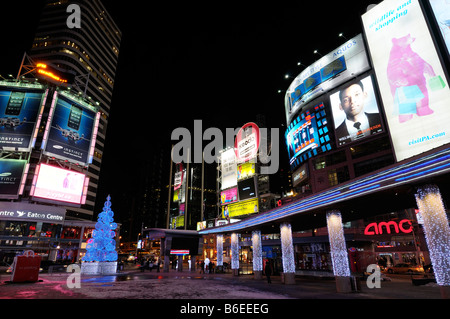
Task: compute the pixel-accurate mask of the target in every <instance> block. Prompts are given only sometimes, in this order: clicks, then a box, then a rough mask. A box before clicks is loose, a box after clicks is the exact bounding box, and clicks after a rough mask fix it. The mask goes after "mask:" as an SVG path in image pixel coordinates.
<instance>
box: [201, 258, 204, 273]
mask: <svg viewBox="0 0 450 319" xmlns="http://www.w3.org/2000/svg"><path fill="white" fill-rule="evenodd" d="M200 273H205V261H204V260H202V262H201V263H200Z"/></svg>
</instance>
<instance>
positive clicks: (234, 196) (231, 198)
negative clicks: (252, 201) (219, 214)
mask: <svg viewBox="0 0 450 319" xmlns="http://www.w3.org/2000/svg"><path fill="white" fill-rule="evenodd" d="M237 201H238V191H237V187H234V188H230V189H227V190H224V191H221V192H220V204H222V205H225V204H231V203H235V202H237Z"/></svg>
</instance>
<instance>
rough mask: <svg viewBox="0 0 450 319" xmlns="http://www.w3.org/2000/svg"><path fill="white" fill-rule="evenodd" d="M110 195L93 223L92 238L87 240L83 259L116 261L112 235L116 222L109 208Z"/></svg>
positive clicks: (114, 233)
mask: <svg viewBox="0 0 450 319" xmlns="http://www.w3.org/2000/svg"><path fill="white" fill-rule="evenodd" d="M110 200H111V197H110V196H109V195H108V197H107V198H106V202H105V205H104V206H103V211H102V212H101V213H100V214H98V219H97V220H98V221H97V223H96V224H95V230H94V231H93V232H92V238H90V239H89V240H88V241H87V245H86V255H85V256H84V257H83V260H84V261H116V260H117V252H116V241H115V239H114V237H115V236H116V232H115V231H114V230H115V229H116V228H117V224H116V223H115V222H114V219H113V216H114V213H113V211H112V210H111V201H110Z"/></svg>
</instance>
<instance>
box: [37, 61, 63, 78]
mask: <svg viewBox="0 0 450 319" xmlns="http://www.w3.org/2000/svg"><path fill="white" fill-rule="evenodd" d="M36 68H37V73H39V74H42V75H45V76H47V77H49V78H51V79H53V80H55V81H57V82H60V83H67V80H66V79H63V78H61V77H59V76H58V75H56V74H54V73H53V72H51V71H48V70H44V69H47V64H44V63H37V64H36Z"/></svg>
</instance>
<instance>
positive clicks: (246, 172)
mask: <svg viewBox="0 0 450 319" xmlns="http://www.w3.org/2000/svg"><path fill="white" fill-rule="evenodd" d="M253 175H255V163H251V162H247V163H243V164H240V165H238V167H237V179H238V181H239V180H241V179H246V178H249V177H252V176H253Z"/></svg>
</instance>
